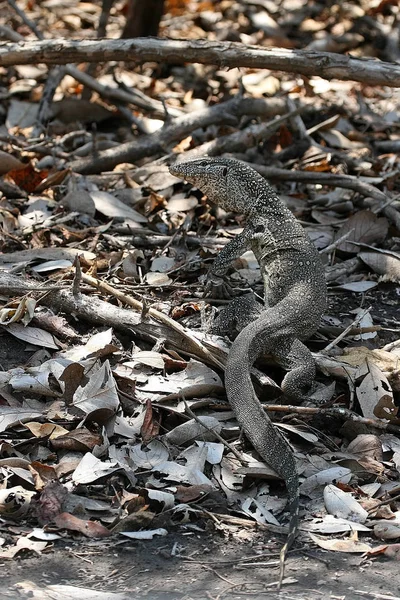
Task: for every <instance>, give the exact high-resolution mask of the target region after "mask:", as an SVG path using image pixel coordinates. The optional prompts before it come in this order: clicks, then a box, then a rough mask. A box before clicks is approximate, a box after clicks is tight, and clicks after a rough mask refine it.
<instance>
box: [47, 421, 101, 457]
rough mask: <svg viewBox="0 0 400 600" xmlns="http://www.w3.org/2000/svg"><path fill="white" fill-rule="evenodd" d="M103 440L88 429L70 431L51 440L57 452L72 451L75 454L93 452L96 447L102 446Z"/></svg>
mask: <svg viewBox="0 0 400 600" xmlns="http://www.w3.org/2000/svg"><path fill="white" fill-rule="evenodd" d="M102 443H103V438H102V437H101V435H99V434H97V433H92V432H91V431H89V430H88V429H86V427H81V428H80V429H75V430H74V431H70V432H69V433H67V434H66V435H61V436H59V437H58V438H56V439H55V440H51V445H52V446H53V448H54V449H55V450H70V451H75V452H91V451H92V450H93V448H94V447H95V446H100V445H101V444H102Z"/></svg>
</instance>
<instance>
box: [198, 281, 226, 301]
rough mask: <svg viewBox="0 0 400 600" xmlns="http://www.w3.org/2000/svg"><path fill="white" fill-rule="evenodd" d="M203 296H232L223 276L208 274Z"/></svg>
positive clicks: (223, 297)
mask: <svg viewBox="0 0 400 600" xmlns="http://www.w3.org/2000/svg"><path fill="white" fill-rule="evenodd" d="M203 297H204V298H221V299H224V300H229V298H232V288H231V286H230V285H229V283H227V282H226V281H225V280H224V278H223V277H218V276H217V275H208V277H207V282H206V286H205V289H204V294H203Z"/></svg>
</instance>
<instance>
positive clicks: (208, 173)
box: [169, 157, 259, 212]
mask: <svg viewBox="0 0 400 600" xmlns="http://www.w3.org/2000/svg"><path fill="white" fill-rule="evenodd" d="M169 170H170V173H171V174H172V175H175V176H176V177H181V178H182V179H185V180H186V181H189V182H190V183H193V185H195V186H196V187H198V188H199V189H200V190H201V191H202V192H204V193H205V194H206V195H207V196H208V198H209V199H210V200H211V201H212V202H215V203H217V204H218V205H219V206H220V207H221V208H223V209H225V210H234V211H236V212H241V211H242V205H241V202H240V196H241V195H242V193H243V192H244V191H245V187H246V179H248V176H247V178H246V172H250V173H252V174H253V177H254V176H256V177H259V175H258V173H256V172H255V171H253V169H251V168H250V167H248V166H247V165H245V164H244V163H241V162H239V161H237V160H234V159H232V158H207V157H203V158H196V159H194V160H188V161H182V162H177V163H175V164H173V165H171V166H170V168H169Z"/></svg>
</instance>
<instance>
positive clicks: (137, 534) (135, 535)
mask: <svg viewBox="0 0 400 600" xmlns="http://www.w3.org/2000/svg"><path fill="white" fill-rule="evenodd" d="M120 534H121V535H124V536H125V537H128V538H130V539H132V540H152V539H153V538H154V536H156V535H161V536H163V537H165V536H166V535H168V531H167V530H166V529H163V528H162V527H159V528H158V529H148V530H147V531H120Z"/></svg>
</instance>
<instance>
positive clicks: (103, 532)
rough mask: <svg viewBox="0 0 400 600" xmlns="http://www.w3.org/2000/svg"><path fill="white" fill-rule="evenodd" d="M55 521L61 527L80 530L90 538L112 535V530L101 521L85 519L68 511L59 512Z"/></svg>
mask: <svg viewBox="0 0 400 600" xmlns="http://www.w3.org/2000/svg"><path fill="white" fill-rule="evenodd" d="M53 523H54V524H55V525H57V527H59V528H60V529H68V530H69V531H78V532H79V533H82V534H83V535H85V536H86V537H88V538H105V537H109V536H110V535H112V534H111V531H109V530H108V529H107V528H106V527H104V526H103V525H102V524H101V523H98V522H97V521H84V520H83V519H78V518H77V517H74V515H71V514H70V513H67V512H63V513H61V514H59V515H58V516H57V517H56V518H55V519H53Z"/></svg>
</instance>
